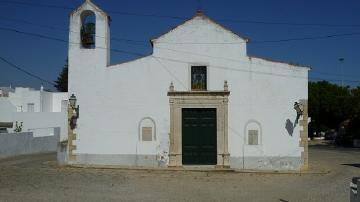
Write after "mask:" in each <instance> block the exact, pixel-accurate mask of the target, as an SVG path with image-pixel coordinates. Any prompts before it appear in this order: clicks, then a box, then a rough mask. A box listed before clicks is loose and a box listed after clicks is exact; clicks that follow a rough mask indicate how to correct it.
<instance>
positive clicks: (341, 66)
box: [339, 58, 345, 87]
mask: <svg viewBox="0 0 360 202" xmlns="http://www.w3.org/2000/svg"><path fill="white" fill-rule="evenodd" d="M344 60H345V59H344V58H339V61H340V76H341V87H344V70H343V68H344V67H343V66H344V65H343V64H344Z"/></svg>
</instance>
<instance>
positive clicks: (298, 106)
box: [294, 102, 304, 125]
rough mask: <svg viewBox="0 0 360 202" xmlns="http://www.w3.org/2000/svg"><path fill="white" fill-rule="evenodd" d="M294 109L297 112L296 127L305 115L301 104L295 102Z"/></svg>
mask: <svg viewBox="0 0 360 202" xmlns="http://www.w3.org/2000/svg"><path fill="white" fill-rule="evenodd" d="M294 109H295V111H296V120H295V125H296V124H297V123H298V121H299V118H300V116H302V115H303V113H304V106H303V105H302V104H301V103H298V102H295V103H294Z"/></svg>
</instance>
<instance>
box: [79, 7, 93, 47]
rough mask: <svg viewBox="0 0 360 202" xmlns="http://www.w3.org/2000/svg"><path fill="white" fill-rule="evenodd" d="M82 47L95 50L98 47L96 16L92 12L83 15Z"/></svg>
mask: <svg viewBox="0 0 360 202" xmlns="http://www.w3.org/2000/svg"><path fill="white" fill-rule="evenodd" d="M80 37H81V46H82V48H87V49H93V48H95V45H96V43H95V42H96V16H95V13H94V12H92V11H89V10H87V11H84V12H82V13H81V31H80Z"/></svg>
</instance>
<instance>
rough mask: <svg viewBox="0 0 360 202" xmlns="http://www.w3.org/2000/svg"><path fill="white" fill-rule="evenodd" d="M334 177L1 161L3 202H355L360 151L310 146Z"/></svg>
mask: <svg viewBox="0 0 360 202" xmlns="http://www.w3.org/2000/svg"><path fill="white" fill-rule="evenodd" d="M309 151H310V164H311V166H312V167H313V168H314V169H316V170H319V169H320V170H330V171H331V172H330V173H328V174H302V175H300V174H254V173H231V172H230V173H222V172H220V173H219V172H190V171H146V170H120V169H79V168H59V167H57V166H56V163H55V158H56V157H55V154H41V155H32V156H21V157H16V158H11V159H3V160H0V201H86V202H90V201H266V202H269V201H291V202H292V201H341V202H344V201H349V182H350V179H351V177H352V176H355V175H357V176H360V150H355V149H342V148H331V147H328V146H321V147H320V146H317V147H314V146H312V147H310V150H309Z"/></svg>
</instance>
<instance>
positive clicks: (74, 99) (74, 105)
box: [69, 94, 79, 118]
mask: <svg viewBox="0 0 360 202" xmlns="http://www.w3.org/2000/svg"><path fill="white" fill-rule="evenodd" d="M76 101H77V99H76V96H75V95H74V94H72V95H71V96H70V98H69V102H70V107H71V108H72V109H73V110H75V116H76V118H79V105H77V106H76Z"/></svg>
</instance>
